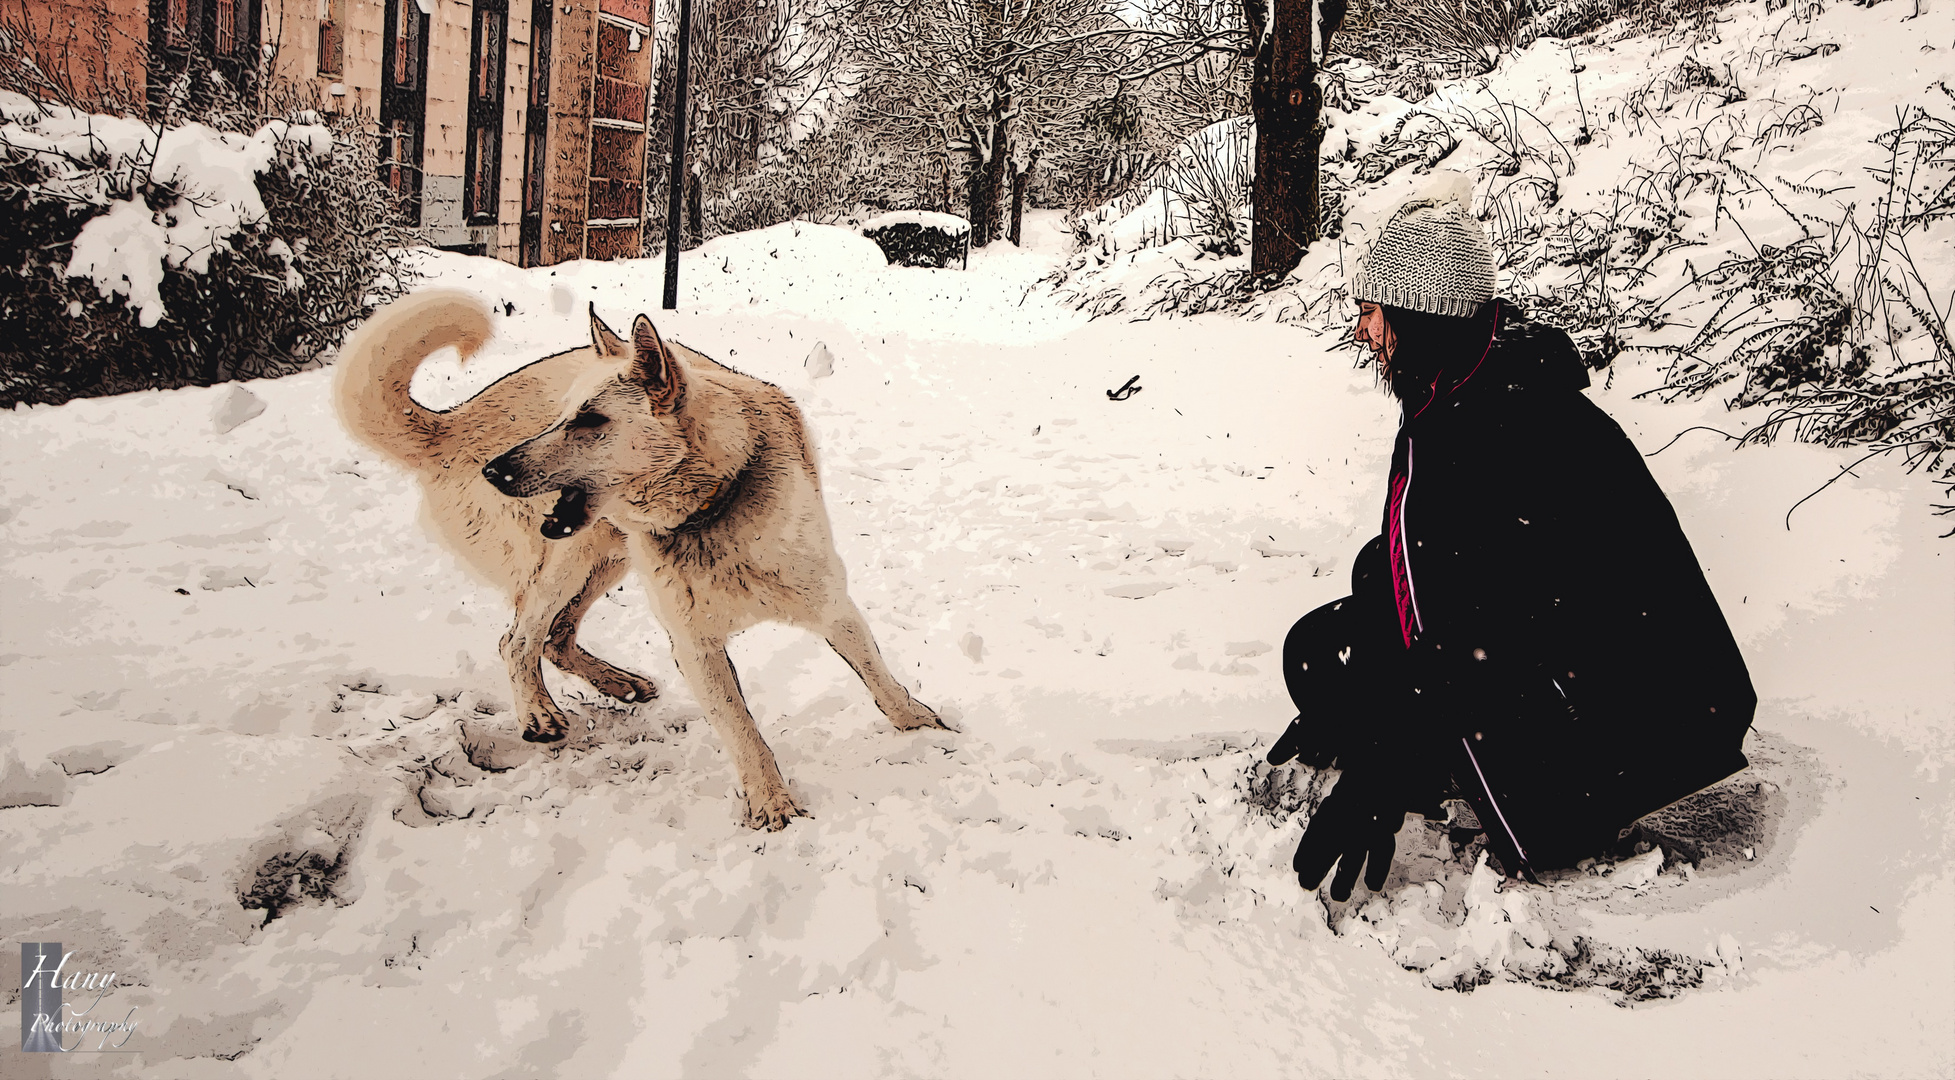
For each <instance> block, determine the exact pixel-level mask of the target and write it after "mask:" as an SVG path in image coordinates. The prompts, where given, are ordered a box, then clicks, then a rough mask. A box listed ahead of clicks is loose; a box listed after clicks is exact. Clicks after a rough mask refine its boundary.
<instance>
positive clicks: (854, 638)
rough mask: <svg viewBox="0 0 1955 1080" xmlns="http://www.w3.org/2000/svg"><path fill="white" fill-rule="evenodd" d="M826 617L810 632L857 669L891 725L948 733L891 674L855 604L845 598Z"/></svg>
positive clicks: (937, 719)
mask: <svg viewBox="0 0 1955 1080" xmlns="http://www.w3.org/2000/svg"><path fill="white" fill-rule="evenodd" d="M824 614H825V615H826V616H827V621H826V622H825V623H824V624H822V625H820V626H814V627H810V629H812V630H814V631H815V632H816V633H818V634H820V635H821V636H822V637H824V638H826V639H828V646H829V647H830V648H832V649H834V650H835V652H836V654H837V655H839V656H840V657H841V658H842V660H843V661H844V662H846V663H847V664H848V666H849V667H851V668H853V669H855V673H856V675H857V676H859V677H860V678H861V679H862V683H863V685H865V686H867V687H868V688H869V693H870V694H871V695H873V696H874V697H875V699H876V708H878V709H881V710H882V714H883V715H884V716H886V717H888V718H889V722H890V723H892V724H894V725H896V726H897V727H898V728H899V729H901V730H903V731H910V730H913V729H915V728H944V729H945V730H949V728H948V725H946V724H945V723H944V722H943V720H942V719H941V718H940V717H938V716H937V713H936V711H935V710H933V709H931V708H930V706H928V705H925V704H924V703H922V702H921V701H918V700H917V699H915V698H913V697H911V696H910V692H909V690H908V689H906V688H905V687H904V686H903V684H902V683H900V682H898V681H896V676H895V675H893V674H891V673H890V670H889V665H888V664H886V663H884V662H883V658H882V651H881V650H879V649H877V648H876V639H875V638H874V637H872V636H870V634H869V624H868V622H867V621H865V620H864V619H863V618H862V612H861V611H859V610H857V609H856V606H855V601H853V600H850V599H849V598H848V597H847V596H846V595H844V596H842V597H841V598H840V599H839V600H837V601H834V602H831V603H830V604H829V606H828V610H827V611H826V612H825V613H824Z"/></svg>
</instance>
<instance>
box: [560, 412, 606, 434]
mask: <svg viewBox="0 0 1955 1080" xmlns="http://www.w3.org/2000/svg"><path fill="white" fill-rule="evenodd" d="M610 422H611V418H610V417H608V416H606V415H604V414H603V413H594V412H584V413H578V414H577V415H576V416H574V417H572V418H571V421H570V423H569V425H568V426H569V427H571V428H573V429H578V430H588V429H590V428H601V427H603V426H604V425H606V424H608V423H610Z"/></svg>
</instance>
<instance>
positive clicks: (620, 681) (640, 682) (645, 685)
mask: <svg viewBox="0 0 1955 1080" xmlns="http://www.w3.org/2000/svg"><path fill="white" fill-rule="evenodd" d="M589 681H590V684H591V685H592V686H593V687H596V688H597V691H598V693H600V694H604V695H606V696H608V697H612V698H615V699H617V700H619V701H622V702H624V703H625V704H627V705H635V704H637V703H639V702H641V701H650V700H652V699H653V698H655V697H657V696H658V685H657V684H656V683H654V682H652V680H650V679H647V678H646V677H644V676H643V675H635V674H633V673H631V672H629V671H626V670H624V669H623V668H612V669H611V670H610V671H607V672H603V673H601V674H600V675H599V676H598V677H597V678H595V679H591V680H589Z"/></svg>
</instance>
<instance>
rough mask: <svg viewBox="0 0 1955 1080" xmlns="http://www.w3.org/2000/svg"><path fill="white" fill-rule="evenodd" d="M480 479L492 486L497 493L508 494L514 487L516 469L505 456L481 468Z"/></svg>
mask: <svg viewBox="0 0 1955 1080" xmlns="http://www.w3.org/2000/svg"><path fill="white" fill-rule="evenodd" d="M482 478H483V479H484V480H487V481H488V482H489V483H491V484H494V485H495V488H496V490H497V491H500V492H502V493H504V494H508V493H509V491H510V490H511V489H513V488H514V487H515V486H516V469H515V466H514V465H513V464H512V463H511V462H510V460H509V456H508V455H507V454H505V455H503V456H502V457H499V458H497V459H495V460H494V461H491V462H489V463H488V464H487V465H484V466H482Z"/></svg>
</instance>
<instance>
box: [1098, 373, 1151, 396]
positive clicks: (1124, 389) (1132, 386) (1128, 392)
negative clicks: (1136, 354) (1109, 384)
mask: <svg viewBox="0 0 1955 1080" xmlns="http://www.w3.org/2000/svg"><path fill="white" fill-rule="evenodd" d="M1145 389H1147V388H1146V387H1144V386H1141V385H1140V376H1138V375H1135V376H1133V377H1131V378H1129V379H1128V380H1127V381H1126V382H1123V383H1121V384H1120V389H1118V390H1108V391H1107V392H1106V396H1107V397H1108V398H1109V399H1111V400H1113V401H1125V400H1127V399H1128V398H1130V397H1133V396H1134V395H1135V394H1138V393H1140V392H1141V391H1142V390H1145Z"/></svg>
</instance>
